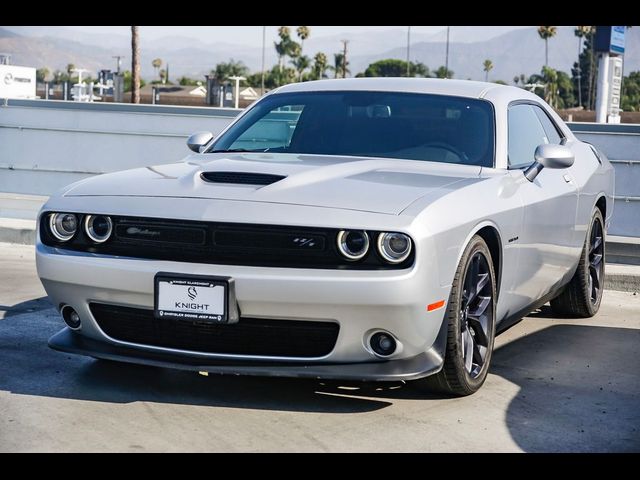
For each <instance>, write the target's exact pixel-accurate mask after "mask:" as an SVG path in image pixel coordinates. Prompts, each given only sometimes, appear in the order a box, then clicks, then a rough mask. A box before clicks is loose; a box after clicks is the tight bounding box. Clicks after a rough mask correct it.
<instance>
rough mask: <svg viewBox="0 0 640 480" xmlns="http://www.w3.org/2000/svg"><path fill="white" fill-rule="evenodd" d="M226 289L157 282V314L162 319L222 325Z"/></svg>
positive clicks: (187, 282)
mask: <svg viewBox="0 0 640 480" xmlns="http://www.w3.org/2000/svg"><path fill="white" fill-rule="evenodd" d="M225 293H226V292H225V287H224V286H223V285H220V284H215V283H210V282H206V281H190V280H178V279H176V280H168V279H167V280H160V281H159V282H158V292H157V295H158V301H157V302H158V303H157V307H156V309H157V313H158V315H159V316H161V317H171V318H179V319H191V320H205V321H214V322H222V321H224V320H225V311H224V307H225V303H226V295H225Z"/></svg>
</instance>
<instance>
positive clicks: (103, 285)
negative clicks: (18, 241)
mask: <svg viewBox="0 0 640 480" xmlns="http://www.w3.org/2000/svg"><path fill="white" fill-rule="evenodd" d="M36 260H37V267H38V274H39V276H40V279H41V281H42V283H43V285H44V287H45V289H46V291H47V293H48V294H49V296H50V298H51V299H52V301H53V303H54V304H55V305H57V306H60V305H62V304H65V305H70V306H71V307H73V308H74V309H75V310H76V311H77V312H78V313H79V315H80V317H81V319H82V328H81V330H80V331H79V332H78V333H74V332H71V331H66V330H63V331H62V332H61V333H60V334H58V335H56V336H54V337H53V338H52V339H51V342H50V345H51V347H52V348H55V349H57V350H63V351H67V352H71V353H80V354H84V355H89V356H94V357H101V358H110V359H113V360H121V361H129V362H134V363H146V364H154V365H159V366H168V367H175V368H187V369H190V370H198V371H211V372H218V373H235V374H240V373H241V374H247V375H273V376H304V377H313V378H340V379H362V380H365V379H367V380H376V379H377V380H399V379H413V378H419V377H422V376H426V375H429V374H431V373H435V372H436V371H438V370H439V369H440V368H441V366H442V362H443V360H442V347H441V343H442V342H441V341H440V342H439V341H437V340H441V338H442V328H441V327H442V325H443V318H444V312H445V309H440V310H435V311H428V310H427V308H426V305H428V304H430V303H433V302H436V301H438V300H440V299H446V298H448V295H449V290H450V287H443V286H441V285H440V284H439V282H438V279H437V275H435V274H434V273H435V272H433V270H432V269H430V268H420V264H421V263H420V262H416V265H414V267H413V268H411V269H408V270H401V271H344V270H318V269H315V270H307V269H291V268H266V267H247V266H235V265H211V264H194V263H180V262H170V261H158V260H144V259H135V258H123V257H115V256H105V255H95V254H90V253H83V252H72V251H65V250H61V249H57V248H55V247H47V246H45V245H43V244H42V243H41V242H39V241H38V243H37V245H36ZM422 264H423V265H424V263H422ZM160 271H162V272H173V273H176V274H195V275H207V276H226V277H232V278H233V279H234V281H235V285H236V298H237V301H238V305H239V309H240V312H241V315H242V316H243V317H250V318H263V319H277V320H283V321H286V320H298V321H330V322H336V323H338V324H339V326H340V330H339V333H338V338H337V340H336V343H335V346H334V348H333V350H332V351H331V352H330V353H329V354H327V355H325V356H323V357H313V358H298V357H264V356H250V355H237V354H216V353H203V352H198V351H183V350H174V349H169V348H163V347H157V346H153V345H140V344H132V343H128V342H123V341H119V340H117V339H114V338H111V337H109V336H108V335H106V334H105V333H104V332H103V331H102V330H101V328H100V326H99V324H98V322H97V321H96V319H95V318H94V317H93V315H92V312H91V309H90V308H89V305H90V303H92V302H93V303H105V304H111V305H120V306H125V307H133V308H141V309H147V310H148V309H150V308H153V304H154V276H155V274H156V273H158V272H160ZM378 329H380V330H386V331H388V332H390V333H392V334H393V335H394V336H395V338H396V339H397V341H398V344H399V348H398V350H397V351H396V353H394V354H393V355H392V356H390V357H389V358H388V359H387V360H384V361H381V359H379V358H377V357H376V356H375V354H374V353H373V352H371V350H370V348H369V347H368V345H366V338H368V336H370V334H371V332H372V331H374V330H378Z"/></svg>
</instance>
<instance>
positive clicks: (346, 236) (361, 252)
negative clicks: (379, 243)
mask: <svg viewBox="0 0 640 480" xmlns="http://www.w3.org/2000/svg"><path fill="white" fill-rule="evenodd" d="M338 250H340V253H341V254H342V255H344V256H345V257H346V258H347V259H348V260H352V261H355V260H360V259H361V258H363V257H364V256H365V255H366V254H367V251H369V235H367V232H364V231H361V230H340V232H339V233H338Z"/></svg>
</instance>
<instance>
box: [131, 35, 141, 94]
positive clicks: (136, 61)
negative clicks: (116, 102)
mask: <svg viewBox="0 0 640 480" xmlns="http://www.w3.org/2000/svg"><path fill="white" fill-rule="evenodd" d="M131 103H140V35H139V32H138V27H131Z"/></svg>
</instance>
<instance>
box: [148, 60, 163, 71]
mask: <svg viewBox="0 0 640 480" xmlns="http://www.w3.org/2000/svg"><path fill="white" fill-rule="evenodd" d="M151 65H152V66H153V68H154V70H155V71H156V75H158V70H160V68H162V59H161V58H154V59H153V61H152V62H151Z"/></svg>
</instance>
